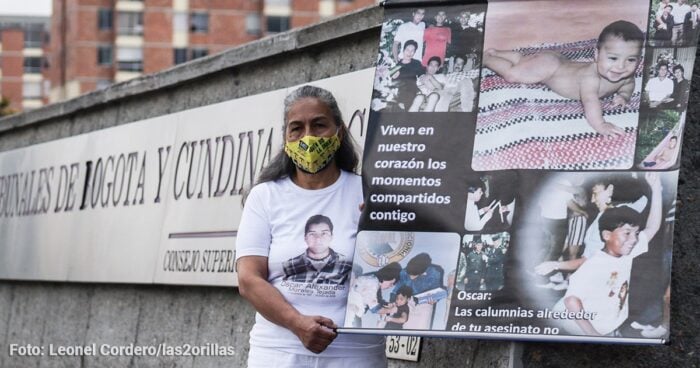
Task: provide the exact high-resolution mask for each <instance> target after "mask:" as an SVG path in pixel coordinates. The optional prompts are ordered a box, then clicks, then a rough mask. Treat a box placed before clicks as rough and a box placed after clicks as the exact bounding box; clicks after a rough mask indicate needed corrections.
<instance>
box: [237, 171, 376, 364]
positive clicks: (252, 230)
mask: <svg viewBox="0 0 700 368" xmlns="http://www.w3.org/2000/svg"><path fill="white" fill-rule="evenodd" d="M362 201H363V197H362V182H361V178H360V176H357V175H354V174H350V173H347V172H344V171H341V175H340V177H339V178H338V180H337V181H336V182H335V183H333V184H332V185H330V186H328V187H326V188H323V189H318V190H309V189H304V188H301V187H299V186H297V185H296V184H294V183H293V182H292V181H291V180H290V179H289V178H287V179H281V180H277V181H275V182H266V183H262V184H260V185H256V186H255V187H254V188H253V189H252V190H251V192H250V194H249V195H248V198H247V200H246V204H245V207H244V208H243V217H242V219H241V223H240V227H239V231H238V236H237V239H236V259H238V258H241V257H245V256H264V257H268V271H269V273H268V281H269V282H270V284H272V285H273V286H274V287H275V288H277V290H279V291H280V293H281V294H282V295H283V296H284V298H285V299H286V300H287V301H288V302H289V303H290V304H291V305H292V306H294V308H296V309H297V310H298V311H299V312H300V313H301V314H304V315H321V316H325V317H328V318H330V319H332V320H333V321H334V322H335V323H336V325H338V326H342V325H343V322H344V319H345V305H346V302H347V295H348V288H349V285H348V281H349V278H350V277H349V276H350V275H348V277H347V278H346V279H345V282H344V283H343V284H339V285H338V284H334V283H319V282H296V281H290V280H284V278H285V273H284V270H283V263H285V262H287V265H289V262H290V261H292V260H294V259H295V258H296V260H297V261H299V258H298V256H300V255H302V254H304V253H305V252H306V249H307V245H306V243H305V241H304V226H305V225H306V221H307V220H308V219H309V218H310V217H311V216H314V215H319V214H320V215H324V216H326V217H328V218H329V219H330V220H331V222H332V223H333V231H332V233H333V234H332V238H331V243H330V247H331V249H332V250H333V252H335V253H336V254H339V255H342V256H344V257H345V258H346V259H352V256H353V254H354V250H355V237H356V234H357V226H358V221H359V217H360V210H359V205H360V203H362ZM347 271H348V272H350V271H349V270H347ZM309 279H316V278H313V277H310V278H309ZM250 345H251V346H260V347H268V348H276V349H279V350H282V351H285V352H289V353H294V354H302V355H315V354H314V353H312V352H311V351H309V350H307V349H306V348H304V346H303V345H302V344H301V342H300V341H299V339H298V338H297V336H296V335H294V334H293V333H292V332H291V331H289V330H287V329H286V328H284V327H281V326H278V325H276V324H274V323H272V322H270V321H268V320H266V319H265V318H264V317H263V316H262V315H260V314H259V313H256V315H255V325H254V326H253V329H252V330H251V332H250ZM383 350H384V339H383V338H382V337H380V336H368V335H343V334H339V335H338V337H337V338H336V339H335V340H334V341H333V343H331V345H329V346H328V348H327V349H326V350H325V351H324V352H323V353H321V356H337V357H342V356H357V355H359V354H369V355H373V354H381V353H382V352H383Z"/></svg>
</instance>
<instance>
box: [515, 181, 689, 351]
mask: <svg viewBox="0 0 700 368" xmlns="http://www.w3.org/2000/svg"><path fill="white" fill-rule="evenodd" d="M677 179H678V178H677V173H676V172H665V173H660V172H646V173H645V172H632V173H601V174H597V175H590V174H587V175H585V176H584V174H581V173H570V174H568V173H558V174H555V175H553V176H551V177H550V178H548V179H546V180H544V182H543V184H542V185H540V190H539V191H538V193H535V194H534V200H535V201H536V202H537V203H539V206H537V207H539V208H538V209H536V208H534V207H535V206H533V208H529V209H528V213H527V214H526V215H525V217H526V219H527V221H528V222H530V223H533V224H534V223H536V222H537V221H540V224H541V229H542V230H541V233H540V234H539V235H538V234H536V233H535V231H533V230H528V231H529V233H528V234H524V233H523V234H519V237H520V238H523V237H526V239H527V241H526V242H525V244H523V245H522V246H523V248H522V252H521V253H520V255H523V256H524V257H526V258H527V259H528V260H529V261H528V262H526V263H529V266H527V267H530V270H529V271H527V272H526V273H525V274H524V277H527V275H528V274H529V275H534V276H533V279H532V280H533V283H532V288H531V292H532V293H534V294H535V295H539V297H538V303H539V304H541V305H539V307H541V308H549V309H552V310H555V311H560V312H572V313H578V312H581V311H586V312H587V313H591V314H590V315H589V317H590V318H582V319H570V320H561V321H559V322H557V324H559V325H560V327H561V328H562V329H563V331H565V332H566V333H568V334H572V335H593V336H616V337H648V338H663V337H666V336H667V334H668V324H667V321H668V316H667V315H666V312H665V311H666V310H667V309H666V308H665V305H666V304H667V303H668V297H667V294H668V280H670V269H669V268H668V267H670V244H671V242H672V235H673V230H672V229H673V221H674V218H673V214H674V213H675V188H676V185H677ZM582 198H583V199H585V200H583V201H581V200H579V199H582ZM557 207H559V208H560V209H557ZM557 213H560V215H559V216H558V218H555V215H556V214H557ZM579 214H580V215H581V216H583V217H584V218H585V221H584V222H583V223H584V224H585V225H584V226H583V227H582V228H579V227H573V226H572V222H571V219H572V218H574V217H575V216H577V215H579ZM572 235H573V236H575V237H579V239H581V241H579V242H572V241H571V236H572ZM640 326H641V327H640Z"/></svg>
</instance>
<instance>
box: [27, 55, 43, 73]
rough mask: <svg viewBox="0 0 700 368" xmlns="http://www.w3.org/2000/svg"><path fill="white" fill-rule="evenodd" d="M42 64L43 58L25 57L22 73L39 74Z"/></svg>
mask: <svg viewBox="0 0 700 368" xmlns="http://www.w3.org/2000/svg"><path fill="white" fill-rule="evenodd" d="M43 64H44V60H43V58H40V57H25V58H24V72H25V73H41V66H42V65H43Z"/></svg>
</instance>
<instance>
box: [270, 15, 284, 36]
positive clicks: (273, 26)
mask: <svg viewBox="0 0 700 368" xmlns="http://www.w3.org/2000/svg"><path fill="white" fill-rule="evenodd" d="M288 29H289V17H267V31H268V32H270V33H276V32H284V31H286V30H288Z"/></svg>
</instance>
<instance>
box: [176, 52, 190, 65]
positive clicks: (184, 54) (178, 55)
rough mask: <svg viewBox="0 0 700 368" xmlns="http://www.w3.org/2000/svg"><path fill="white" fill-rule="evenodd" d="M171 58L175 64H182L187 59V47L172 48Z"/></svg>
mask: <svg viewBox="0 0 700 368" xmlns="http://www.w3.org/2000/svg"><path fill="white" fill-rule="evenodd" d="M173 60H174V62H175V65H177V64H182V63H184V62H186V61H187V49H175V50H173Z"/></svg>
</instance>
